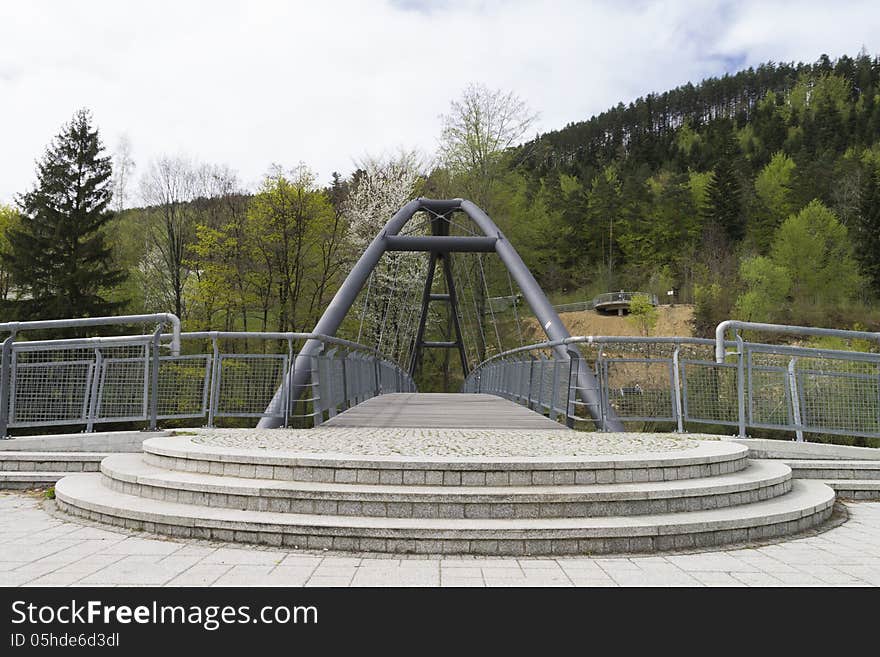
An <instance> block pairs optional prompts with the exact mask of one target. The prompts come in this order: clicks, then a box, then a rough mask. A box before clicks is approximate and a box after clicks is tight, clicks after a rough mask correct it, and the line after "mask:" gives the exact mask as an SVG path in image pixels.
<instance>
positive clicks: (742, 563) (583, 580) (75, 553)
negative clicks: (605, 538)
mask: <svg viewBox="0 0 880 657" xmlns="http://www.w3.org/2000/svg"><path fill="white" fill-rule="evenodd" d="M847 508H848V510H849V514H850V518H849V520H848V521H847V522H846V523H844V524H842V525H840V526H839V527H835V528H833V529H830V530H828V531H826V532H823V533H820V534H816V535H811V536H806V537H803V538H799V539H795V540H789V541H786V542H783V543H778V544H774V545H766V546H762V547H751V548H742V549H731V550H726V551H715V552H702V553H690V554H666V555H663V556H643V557H620V558H606V557H602V558H598V557H597V558H589V557H566V558H557V559H550V558H547V559H539V558H533V559H514V558H474V557H460V558H433V559H432V558H427V557H404V558H394V557H388V558H386V557H382V556H376V555H370V556H358V555H338V554H331V553H315V552H304V551H296V552H291V551H284V550H276V549H268V548H257V547H253V548H248V547H240V546H236V547H230V546H228V545H219V544H214V543H207V542H199V541H181V540H170V539H163V538H156V537H152V536H147V535H144V534H138V533H133V532H126V531H122V530H116V529H112V530H110V529H102V528H99V527H98V526H96V525H89V524H86V525H84V524H79V523H77V522H73V521H71V520H67V519H62V518H60V517H58V516H56V515H55V514H54V512H53V510H52V503H51V502H45V501H43V500H41V499H40V498H39V497H38V496H36V495H35V494H24V493H0V585H3V586H22V585H23V586H41V585H42V586H68V585H70V586H134V585H154V586H878V585H880V503H878V502H859V503H848V504H847Z"/></svg>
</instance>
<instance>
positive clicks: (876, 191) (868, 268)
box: [856, 169, 880, 294]
mask: <svg viewBox="0 0 880 657" xmlns="http://www.w3.org/2000/svg"><path fill="white" fill-rule="evenodd" d="M861 196H862V199H861V211H860V212H859V218H858V223H857V225H856V257H857V258H858V259H859V263H860V264H861V266H862V271H863V272H864V274H865V276H866V277H867V278H868V281H869V282H870V284H871V287H872V288H873V289H874V291H875V292H876V293H878V294H880V172H878V171H875V170H873V169H872V170H871V171H868V172H866V175H865V182H864V183H863V186H862V194H861Z"/></svg>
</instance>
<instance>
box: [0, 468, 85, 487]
mask: <svg viewBox="0 0 880 657" xmlns="http://www.w3.org/2000/svg"><path fill="white" fill-rule="evenodd" d="M68 474H70V473H69V472H31V471H29V472H19V471H0V490H29V489H31V488H44V487H46V486H51V485H52V484H54V483H55V482H56V481H58V480H59V479H61V478H62V477H66V476H67V475H68Z"/></svg>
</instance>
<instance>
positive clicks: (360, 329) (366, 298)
mask: <svg viewBox="0 0 880 657" xmlns="http://www.w3.org/2000/svg"><path fill="white" fill-rule="evenodd" d="M375 273H376V269H375V268H374V269H372V270H371V271H370V278H369V279H368V280H367V293H366V294H365V295H364V307H363V308H362V309H361V323H360V326H358V337H357V340H356V341H355V342H360V341H361V333H362V332H363V330H364V317H365V316H366V314H367V302H368V301H369V300H370V288H372V287H373V275H374V274H375Z"/></svg>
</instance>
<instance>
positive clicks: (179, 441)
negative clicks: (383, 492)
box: [144, 437, 749, 486]
mask: <svg viewBox="0 0 880 657" xmlns="http://www.w3.org/2000/svg"><path fill="white" fill-rule="evenodd" d="M748 451H749V450H748V448H747V447H745V446H743V445H738V444H737V443H733V442H727V441H722V440H717V441H710V440H707V441H701V442H700V443H699V444H698V447H695V448H691V449H681V450H675V451H667V452H654V453H649V452H642V453H638V454H628V455H618V456H614V457H613V458H608V457H607V456H604V457H603V456H598V457H562V456H554V457H545V458H526V457H516V458H477V457H467V458H452V457H443V458H438V457H410V456H389V457H383V456H369V457H367V456H365V457H353V456H351V455H346V454H303V453H297V452H284V451H273V450H255V449H234V448H229V447H214V446H208V445H204V444H199V443H194V442H192V441H191V440H189V439H188V438H185V437H172V438H152V439H150V440H146V441H144V460H145V461H146V462H147V463H149V464H151V465H154V466H157V467H160V468H163V469H165V470H179V471H184V472H198V473H202V474H212V475H222V476H230V477H243V478H246V479H252V478H256V479H275V480H279V481H311V482H323V483H340V484H353V483H357V484H389V485H396V484H405V485H413V486H531V485H535V486H560V485H562V486H565V485H576V484H578V485H579V484H610V483H638V482H648V481H678V480H682V479H699V478H701V477H711V476H717V475H722V474H729V473H732V472H738V471H740V470H743V469H744V468H745V467H746V466H747V465H748Z"/></svg>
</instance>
